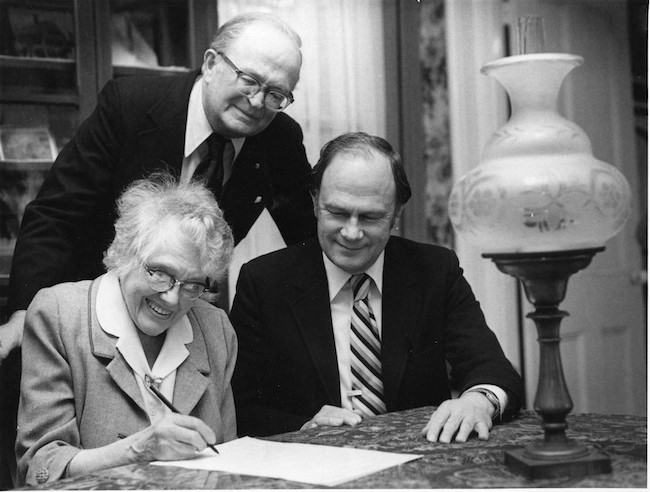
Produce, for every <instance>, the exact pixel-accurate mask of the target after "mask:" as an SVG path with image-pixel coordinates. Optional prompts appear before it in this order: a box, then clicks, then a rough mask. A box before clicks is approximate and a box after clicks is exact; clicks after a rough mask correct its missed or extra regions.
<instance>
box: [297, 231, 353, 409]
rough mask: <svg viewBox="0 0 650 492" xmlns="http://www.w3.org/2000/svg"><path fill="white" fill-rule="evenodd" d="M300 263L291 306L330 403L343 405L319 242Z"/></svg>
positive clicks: (298, 260) (312, 246) (305, 250)
mask: <svg viewBox="0 0 650 492" xmlns="http://www.w3.org/2000/svg"><path fill="white" fill-rule="evenodd" d="M308 244H309V246H307V247H305V248H304V250H303V254H304V257H303V258H299V259H297V260H296V263H295V264H296V266H297V267H299V269H298V271H297V273H296V276H295V283H294V284H295V286H296V289H297V290H296V296H295V298H294V300H293V302H292V304H291V307H292V310H293V314H294V317H295V319H296V323H297V325H298V328H299V329H300V331H301V333H302V335H303V340H304V342H305V345H306V346H307V351H308V353H309V356H310V357H311V359H312V361H313V364H314V368H315V370H316V372H317V373H318V376H319V378H320V380H321V382H322V384H323V386H324V387H325V391H326V393H327V396H328V399H329V401H331V402H333V403H335V404H337V405H340V404H341V394H340V389H339V373H338V366H337V359H336V347H335V344H334V331H333V328H332V316H331V313H330V304H329V292H328V286H327V277H326V274H325V266H324V265H323V258H322V254H321V250H320V248H319V247H318V243H317V242H316V241H315V240H312V241H310V243H308Z"/></svg>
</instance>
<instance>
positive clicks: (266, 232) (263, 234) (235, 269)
mask: <svg viewBox="0 0 650 492" xmlns="http://www.w3.org/2000/svg"><path fill="white" fill-rule="evenodd" d="M286 246H287V243H285V242H284V239H283V238H282V234H280V229H278V226H277V225H276V223H275V221H274V220H273V217H271V213H270V212H269V211H268V210H267V209H266V207H264V210H262V213H260V216H259V217H258V218H257V220H256V221H255V223H254V224H253V225H252V226H251V228H250V230H249V231H248V234H246V237H245V238H244V239H242V240H241V241H239V244H237V246H235V249H234V250H233V252H232V259H231V260H230V266H229V267H228V306H229V307H232V301H233V299H234V298H235V287H236V286H237V278H238V277H239V270H241V267H242V265H243V264H244V263H246V262H248V261H250V260H252V259H253V258H257V257H258V256H260V255H264V254H266V253H271V252H273V251H277V250H278V249H282V248H285V247H286Z"/></svg>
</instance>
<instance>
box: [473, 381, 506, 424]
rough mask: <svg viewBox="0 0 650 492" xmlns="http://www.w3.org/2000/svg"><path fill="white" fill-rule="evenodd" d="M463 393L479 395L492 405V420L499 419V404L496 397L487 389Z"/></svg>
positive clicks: (476, 389)
mask: <svg viewBox="0 0 650 492" xmlns="http://www.w3.org/2000/svg"><path fill="white" fill-rule="evenodd" d="M465 393H481V394H482V395H483V396H485V397H486V398H487V399H488V401H489V402H490V403H492V405H494V412H493V413H492V420H496V419H498V418H500V417H501V402H499V399H498V398H497V395H495V394H494V392H493V391H490V390H489V389H487V388H471V389H468V390H467V391H465Z"/></svg>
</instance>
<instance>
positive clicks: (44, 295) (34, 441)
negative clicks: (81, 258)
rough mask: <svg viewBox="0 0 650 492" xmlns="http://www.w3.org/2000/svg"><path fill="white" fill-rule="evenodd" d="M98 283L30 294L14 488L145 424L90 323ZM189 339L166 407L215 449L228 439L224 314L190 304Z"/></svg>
mask: <svg viewBox="0 0 650 492" xmlns="http://www.w3.org/2000/svg"><path fill="white" fill-rule="evenodd" d="M98 285H99V281H98V279H97V280H95V281H89V280H84V281H80V282H74V283H64V284H59V285H56V286H54V287H50V288H46V289H42V290H41V291H39V292H38V294H37V295H36V297H35V298H34V300H33V301H32V303H31V304H30V306H29V309H28V310H27V318H26V322H25V333H24V336H23V345H22V354H23V368H22V379H21V397H20V405H19V409H18V435H17V441H16V458H17V460H18V480H19V482H20V484H21V485H22V484H23V483H28V484H37V483H46V482H51V481H54V480H57V479H59V478H61V476H62V475H63V474H64V473H65V470H66V467H67V465H68V463H69V462H70V460H72V458H73V457H74V456H75V455H76V454H77V453H78V452H79V451H80V450H81V449H84V448H97V447H100V446H104V445H106V444H110V443H112V442H114V441H116V440H117V439H118V438H119V437H118V436H128V435H131V434H133V433H135V432H137V431H139V430H141V429H143V428H146V427H148V426H149V425H150V421H149V418H148V416H147V413H146V411H145V405H144V401H143V399H142V395H141V394H140V390H139V389H138V385H137V383H136V381H135V377H134V375H133V372H132V370H131V368H130V366H129V365H128V364H127V363H126V361H125V360H124V358H123V357H122V355H121V354H120V353H119V352H118V351H117V350H116V349H115V344H116V343H117V338H116V337H113V336H111V335H109V334H107V333H106V332H104V331H103V330H102V328H101V327H100V326H99V322H98V320H97V316H96V310H95V300H96V295H97V287H98ZM188 318H189V320H190V324H191V325H192V331H193V333H194V340H193V341H192V342H191V343H190V344H188V345H187V349H188V350H189V356H188V357H187V359H185V361H184V362H183V363H182V364H181V365H180V366H179V367H178V369H177V373H176V383H175V388H174V401H173V404H174V406H175V407H176V408H177V409H178V410H179V411H180V412H181V413H184V414H189V415H193V416H196V417H198V418H200V419H201V420H203V421H204V422H205V423H206V424H207V425H208V426H209V427H210V428H212V430H213V431H214V432H215V434H216V436H217V442H218V443H219V442H225V441H229V440H231V439H234V438H235V437H236V435H237V432H236V423H235V406H234V403H233V396H232V390H231V387H230V379H231V377H232V373H233V369H234V366H235V360H236V357H237V338H236V335H235V332H234V330H233V328H232V325H231V324H230V321H229V320H228V317H227V316H226V314H225V313H224V312H223V311H222V310H220V309H217V308H215V307H214V306H212V305H210V304H208V303H206V302H204V301H200V300H199V301H197V302H196V304H195V306H194V307H193V308H192V309H191V310H190V311H189V312H188Z"/></svg>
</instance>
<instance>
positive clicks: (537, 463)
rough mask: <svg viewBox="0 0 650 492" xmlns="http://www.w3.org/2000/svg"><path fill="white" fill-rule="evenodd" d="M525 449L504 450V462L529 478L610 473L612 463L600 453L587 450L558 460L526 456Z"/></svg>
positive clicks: (513, 470)
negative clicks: (581, 453)
mask: <svg viewBox="0 0 650 492" xmlns="http://www.w3.org/2000/svg"><path fill="white" fill-rule="evenodd" d="M526 451H527V450H526V449H515V450H514V451H506V452H505V464H506V466H507V467H508V469H509V470H510V471H511V472H513V473H518V474H520V475H523V476H525V477H526V478H527V479H529V480H535V479H539V478H557V477H582V476H585V475H594V474H597V473H611V472H612V463H611V461H610V459H609V458H608V457H607V456H605V455H604V454H602V453H599V452H597V451H593V450H588V451H587V453H586V454H585V455H583V456H581V457H578V458H572V459H562V460H560V461H552V460H541V459H536V458H529V457H527V456H526Z"/></svg>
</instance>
